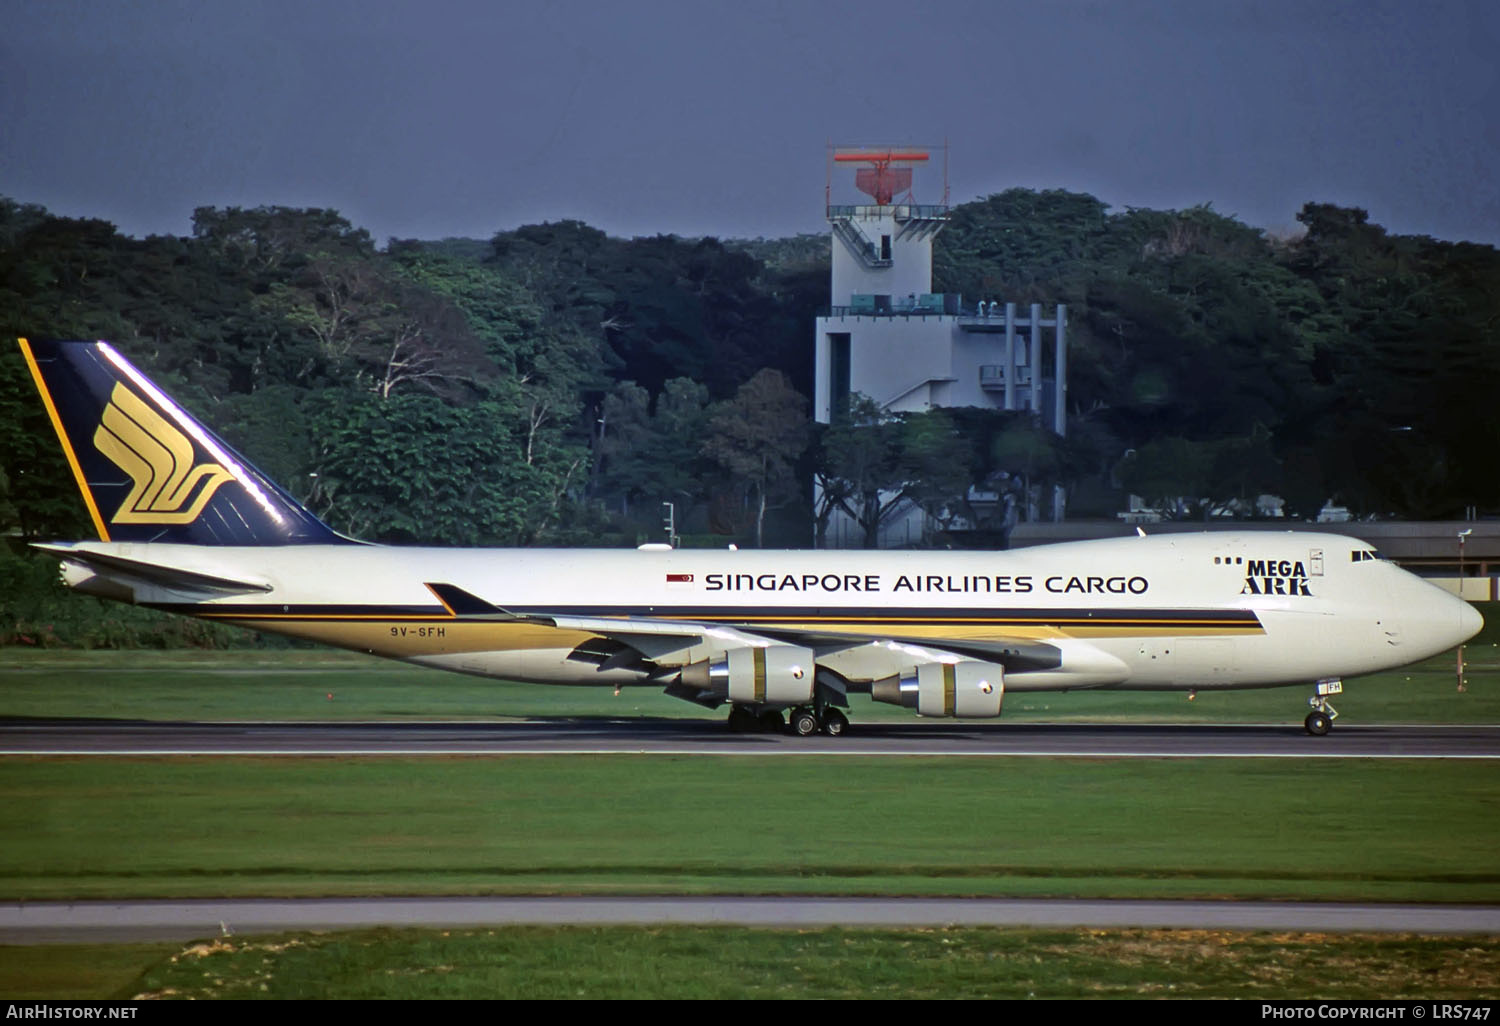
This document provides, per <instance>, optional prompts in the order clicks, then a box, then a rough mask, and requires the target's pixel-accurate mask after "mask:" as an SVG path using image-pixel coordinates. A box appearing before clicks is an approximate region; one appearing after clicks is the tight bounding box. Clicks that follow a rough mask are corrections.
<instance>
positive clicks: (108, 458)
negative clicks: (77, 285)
mask: <svg viewBox="0 0 1500 1026" xmlns="http://www.w3.org/2000/svg"><path fill="white" fill-rule="evenodd" d="M20 341H21V351H22V352H23V353H24V354H25V356H26V362H27V364H28V365H30V367H31V376H32V378H33V379H34V380H35V381H36V387H37V390H38V391H39V392H41V394H42V401H43V402H44V403H46V405H47V414H48V416H50V417H51V418H52V426H53V427H55V428H56V429H57V436H58V438H59V439H61V440H62V445H63V451H64V453H65V454H66V455H67V457H68V463H69V464H70V465H71V466H72V468H73V474H74V476H75V477H76V478H77V480H78V487H79V488H80V489H81V490H82V491H83V501H84V503H85V505H87V506H88V510H89V515H90V516H91V517H93V520H94V526H95V528H96V529H97V530H98V532H99V538H100V540H102V541H121V542H180V543H187V544H193V545H306V544H331V543H339V542H349V541H350V539H348V538H345V537H343V536H342V535H339V534H337V533H336V532H334V531H333V530H332V529H331V528H330V527H328V526H327V525H326V524H324V523H323V522H322V521H321V520H319V519H318V518H317V517H315V516H313V515H312V514H311V513H309V512H308V511H307V510H306V509H304V508H302V506H301V505H300V504H299V503H298V502H297V500H296V499H294V498H292V497H291V495H289V494H288V493H287V492H286V491H284V490H282V489H281V488H279V487H278V486H277V485H276V484H275V483H274V482H272V481H271V480H270V478H268V477H266V476H265V475H264V474H262V473H261V472H260V471H258V470H256V469H255V467H253V466H251V465H250V464H249V463H248V462H246V461H245V460H244V459H243V458H241V457H240V455H239V454H238V453H236V452H235V451H234V450H233V449H231V448H230V447H229V446H228V445H227V444H226V443H225V442H224V441H223V440H222V439H220V438H219V437H218V436H217V435H215V434H214V433H213V432H212V431H209V430H208V429H207V428H205V427H204V426H203V425H202V424H200V423H198V421H197V420H195V419H194V418H193V416H192V415H191V414H189V413H188V412H187V411H186V410H184V409H183V408H182V407H181V406H179V405H177V403H175V402H173V401H172V399H171V398H170V397H168V396H167V394H166V393H165V392H163V391H162V390H161V389H159V388H157V387H156V386H155V385H153V384H152V383H151V382H150V381H149V380H148V379H147V378H146V376H145V375H144V374H142V373H141V372H140V371H139V370H137V369H136V368H135V366H134V365H133V364H131V363H130V361H129V360H127V359H125V357H123V356H121V355H120V354H119V353H118V352H116V351H115V349H114V347H112V346H111V345H109V344H108V343H107V342H28V341H27V340H26V339H21V340H20Z"/></svg>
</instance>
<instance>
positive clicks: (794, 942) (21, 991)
mask: <svg viewBox="0 0 1500 1026" xmlns="http://www.w3.org/2000/svg"><path fill="white" fill-rule="evenodd" d="M1497 994H1500V939H1497V938H1492V937H1485V938H1474V937H1409V936H1361V935H1342V936H1334V935H1328V934H1265V933H1236V932H1226V931H1203V930H1170V931H1168V930H1084V931H1041V930H997V929H933V930H841V929H828V930H812V931H794V930H736V929H724V928H713V927H668V928H659V929H631V928H618V927H617V928H584V927H574V928H545V927H519V928H515V929H510V930H453V931H431V930H378V931H362V932H353V933H336V934H326V935H319V934H291V935H283V936H275V937H259V938H253V939H249V938H246V939H242V938H234V937H231V938H227V939H218V940H213V941H208V942H205V943H201V944H194V945H188V946H185V947H179V946H175V945H161V944H152V945H78V946H57V947H47V948H30V949H6V948H0V995H3V996H5V997H9V998H23V999H36V998H66V997H71V998H117V999H130V998H138V997H139V998H496V997H500V998H543V999H567V998H596V999H598V998H698V999H704V998H866V999H870V998H874V999H879V998H1122V997H1144V998H1162V997H1186V998H1234V999H1240V1000H1249V999H1260V1000H1266V999H1283V1000H1285V999H1289V998H1303V999H1311V998H1325V999H1342V1000H1361V999H1365V1000H1369V999H1379V998H1404V999H1414V998H1432V999H1440V1000H1443V1001H1459V1000H1475V999H1485V998H1489V999H1493V998H1494V997H1495V996H1496V995H1497Z"/></svg>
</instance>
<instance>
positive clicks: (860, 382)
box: [813, 147, 1067, 546]
mask: <svg viewBox="0 0 1500 1026" xmlns="http://www.w3.org/2000/svg"><path fill="white" fill-rule="evenodd" d="M928 163H930V154H929V153H928V152H927V151H926V150H922V149H913V148H899V147H879V148H869V147H836V148H833V149H831V150H830V153H829V173H828V187H827V214H828V224H829V228H830V231H831V232H832V237H833V238H832V242H833V262H832V269H831V274H830V295H829V308H828V312H827V314H826V315H825V316H822V317H819V318H818V320H817V329H816V342H815V360H816V369H815V374H814V378H815V385H814V396H813V415H814V417H815V418H816V419H817V420H818V421H820V422H822V423H828V422H829V421H831V420H832V419H833V418H834V417H835V416H837V414H838V412H839V411H840V410H841V409H842V408H843V407H844V405H845V404H846V403H847V402H848V400H849V396H850V395H852V394H854V393H860V394H862V395H865V396H868V397H869V398H871V399H873V400H874V401H875V402H876V403H878V404H879V405H880V406H881V407H882V408H883V409H886V410H889V411H891V412H895V413H903V412H917V411H921V410H925V409H928V408H929V407H933V406H978V407H988V408H991V409H998V410H1030V411H1031V412H1032V413H1033V414H1035V415H1036V417H1037V419H1038V421H1039V422H1040V423H1042V424H1043V425H1044V426H1045V427H1048V428H1051V429H1052V430H1053V431H1055V432H1057V433H1058V434H1065V433H1066V430H1067V412H1066V399H1067V350H1066V329H1067V309H1066V307H1064V306H1061V305H1059V306H1057V307H1056V308H1055V309H1054V310H1051V311H1046V313H1048V314H1050V316H1045V315H1044V311H1043V309H1042V307H1041V306H1040V305H1039V304H1034V303H1033V304H1030V305H1029V306H1027V307H1026V308H1024V309H1020V308H1018V307H1017V305H1016V304H1015V303H1008V302H1004V301H1003V300H1000V299H990V298H987V297H976V298H975V299H973V300H970V301H969V302H967V303H965V300H964V297H962V296H959V295H956V294H954V293H934V292H933V291H932V242H933V239H934V238H936V237H937V235H938V233H939V232H941V231H942V230H943V228H944V227H946V226H947V224H948V220H949V207H948V188H947V181H946V179H947V173H946V166H945V169H944V183H943V202H942V203H940V204H920V203H917V202H916V201H915V199H914V197H913V194H912V177H913V169H915V168H918V167H920V166H922V165H926V164H928ZM944 163H945V165H946V154H945V157H944ZM851 170H852V171H853V172H854V174H853V176H852V177H853V182H852V184H853V185H854V187H855V188H856V189H857V190H858V191H859V192H861V193H863V194H864V195H865V197H867V198H868V199H869V200H871V201H873V202H867V203H840V204H835V203H834V202H833V200H834V198H835V196H834V192H835V189H836V188H838V189H840V190H841V191H847V190H848V185H849V184H851V183H850V182H849V181H848V179H849V177H850V175H849V172H850V171H851ZM1049 329H1050V334H1051V336H1052V337H1051V342H1052V345H1051V347H1050V348H1051V350H1052V352H1051V353H1050V354H1049V353H1047V352H1046V351H1045V348H1046V347H1044V344H1043V343H1044V337H1045V335H1046V334H1047V333H1049ZM1049 356H1050V360H1049V359H1048V357H1049ZM1049 364H1050V365H1049ZM1059 515H1060V513H1059ZM920 516H921V514H920V511H913V512H911V513H909V514H908V516H907V517H906V518H904V519H903V518H897V522H893V523H892V524H891V526H890V527H889V528H888V529H887V530H886V531H885V535H886V538H885V540H886V542H887V543H888V544H893V545H900V544H906V543H908V542H911V541H913V540H914V538H920V537H921V536H922V532H921V526H922V525H921V524H920ZM912 517H917V518H918V522H917V523H916V524H915V527H914V525H913V523H912V521H911V518H912ZM835 527H836V528H837V529H835V530H831V531H830V544H833V545H835V546H840V545H843V544H858V542H857V541H851V540H850V539H849V534H850V532H849V531H848V530H847V525H835ZM914 530H915V535H914Z"/></svg>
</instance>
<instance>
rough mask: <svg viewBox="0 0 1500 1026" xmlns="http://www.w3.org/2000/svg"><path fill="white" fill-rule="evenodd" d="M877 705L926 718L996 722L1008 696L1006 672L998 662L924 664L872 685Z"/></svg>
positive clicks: (871, 694)
mask: <svg viewBox="0 0 1500 1026" xmlns="http://www.w3.org/2000/svg"><path fill="white" fill-rule="evenodd" d="M870 697H871V698H873V699H874V700H875V701H877V702H886V703H888V704H890V705H901V706H905V707H906V708H908V709H915V710H916V711H917V713H918V714H919V715H922V716H957V717H960V718H963V719H993V718H994V717H996V716H999V715H1000V702H1001V700H1002V699H1004V697H1005V671H1004V670H1003V669H1002V668H1001V667H999V666H997V665H995V664H994V663H982V662H978V661H977V660H973V659H964V660H961V661H959V662H956V663H924V664H923V665H921V666H918V667H917V668H916V670H915V672H912V673H903V674H901V675H899V676H896V677H887V678H885V679H884V680H877V681H876V682H875V683H874V684H872V685H871V686H870Z"/></svg>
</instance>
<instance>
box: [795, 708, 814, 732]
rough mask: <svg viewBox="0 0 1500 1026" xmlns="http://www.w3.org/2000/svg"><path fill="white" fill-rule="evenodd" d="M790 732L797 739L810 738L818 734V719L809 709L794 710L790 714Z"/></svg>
mask: <svg viewBox="0 0 1500 1026" xmlns="http://www.w3.org/2000/svg"><path fill="white" fill-rule="evenodd" d="M792 730H793V731H795V732H796V734H797V736H798V737H811V736H812V735H814V734H816V733H817V732H818V717H817V716H816V715H815V714H814V713H813V711H812V710H811V709H796V710H794V711H793V712H792Z"/></svg>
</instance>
